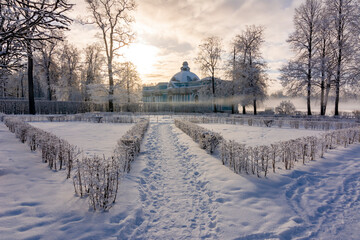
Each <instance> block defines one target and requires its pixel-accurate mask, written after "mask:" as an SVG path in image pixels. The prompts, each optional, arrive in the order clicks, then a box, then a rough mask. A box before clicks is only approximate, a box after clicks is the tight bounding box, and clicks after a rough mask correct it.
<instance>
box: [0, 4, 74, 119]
mask: <svg viewBox="0 0 360 240" xmlns="http://www.w3.org/2000/svg"><path fill="white" fill-rule="evenodd" d="M0 7H1V9H3V8H5V9H6V10H5V11H6V12H9V15H10V16H9V15H7V17H6V19H5V20H6V21H7V24H6V25H7V28H6V30H5V31H1V35H0V44H1V46H2V50H1V54H6V53H8V50H6V49H5V50H4V49H3V46H4V45H3V43H4V42H7V41H10V42H11V43H14V42H16V43H21V45H22V46H23V47H24V48H25V49H26V54H27V66H28V92H29V94H28V97H29V112H30V114H35V101H34V76H33V69H34V55H33V52H34V49H35V46H36V43H39V41H51V40H52V39H61V37H59V36H57V35H54V33H55V32H57V31H59V30H65V29H68V26H69V25H70V23H71V19H70V18H69V17H67V16H66V15H65V13H66V12H67V11H68V10H70V9H71V8H72V4H68V3H67V1H66V0H7V1H6V3H4V1H1V5H0ZM3 19H4V18H3ZM0 26H4V25H2V24H0ZM9 46H10V45H9Z"/></svg>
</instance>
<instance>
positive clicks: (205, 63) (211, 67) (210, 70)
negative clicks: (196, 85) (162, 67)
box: [196, 36, 223, 112]
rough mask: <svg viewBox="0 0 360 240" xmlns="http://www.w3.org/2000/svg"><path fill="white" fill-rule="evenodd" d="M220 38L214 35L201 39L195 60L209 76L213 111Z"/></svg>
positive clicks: (220, 45)
mask: <svg viewBox="0 0 360 240" xmlns="http://www.w3.org/2000/svg"><path fill="white" fill-rule="evenodd" d="M222 51H223V50H222V44H221V39H220V38H218V37H215V36H212V37H208V38H205V39H203V40H202V43H201V44H200V45H199V50H198V54H197V57H196V62H197V63H198V64H199V65H200V69H201V70H202V71H203V72H204V73H205V74H210V76H211V90H212V98H213V100H212V101H213V106H214V112H217V109H216V102H215V98H216V91H215V73H216V71H217V70H218V69H219V68H220V61H221V53H222Z"/></svg>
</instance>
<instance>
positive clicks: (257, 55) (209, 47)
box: [196, 25, 269, 115]
mask: <svg viewBox="0 0 360 240" xmlns="http://www.w3.org/2000/svg"><path fill="white" fill-rule="evenodd" d="M264 30H265V29H264V27H263V26H256V25H250V26H246V28H245V30H243V31H242V32H241V33H240V34H237V35H236V36H235V37H234V38H233V41H232V43H231V46H230V48H231V49H232V50H231V52H230V53H228V54H227V59H225V61H224V62H221V59H222V56H223V55H224V52H225V51H224V50H223V45H222V43H221V39H220V38H219V37H217V36H212V37H208V38H205V39H203V41H202V43H201V44H200V45H199V49H198V55H197V58H196V62H197V63H198V64H199V65H200V69H201V70H202V71H203V72H204V73H205V74H208V75H210V76H211V77H209V78H210V79H211V85H210V86H204V87H203V88H202V89H200V94H201V95H202V96H203V97H208V98H210V100H212V101H213V104H214V107H213V109H214V112H217V109H216V99H218V98H226V99H227V101H226V102H227V103H230V104H231V106H232V112H233V113H235V112H237V106H238V105H241V106H242V112H243V114H246V107H247V106H251V105H252V106H253V109H254V110H253V111H254V114H255V115H256V114H257V106H258V103H259V102H262V101H263V100H264V99H265V98H266V90H267V85H268V80H269V78H268V75H267V73H266V69H267V66H266V62H265V60H264V58H263V56H262V52H261V47H262V45H263V43H264V41H265V40H264ZM220 70H225V73H226V78H227V79H228V80H227V81H222V80H220V79H219V78H216V74H219V71H220Z"/></svg>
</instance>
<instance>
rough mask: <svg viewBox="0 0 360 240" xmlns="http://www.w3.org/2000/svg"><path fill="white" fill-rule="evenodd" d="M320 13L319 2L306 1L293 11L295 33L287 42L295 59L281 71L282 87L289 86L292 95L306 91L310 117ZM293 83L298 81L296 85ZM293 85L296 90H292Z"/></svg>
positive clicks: (314, 0) (315, 0)
mask: <svg viewBox="0 0 360 240" xmlns="http://www.w3.org/2000/svg"><path fill="white" fill-rule="evenodd" d="M321 11H322V8H321V0H306V2H305V3H303V4H301V5H300V6H299V7H298V8H296V9H295V16H294V25H295V32H293V33H292V34H291V35H290V36H289V39H288V40H287V41H288V42H289V43H290V46H291V48H292V50H293V51H294V52H295V53H296V57H295V59H294V60H292V61H290V62H289V64H288V66H284V67H283V68H282V69H281V72H282V76H281V80H282V84H283V86H285V87H289V86H290V87H289V90H290V92H291V93H293V94H297V93H299V91H303V90H305V91H306V96H307V114H308V115H311V104H310V103H311V89H312V88H311V87H312V83H313V81H314V71H315V61H314V55H315V54H316V50H317V47H318V46H317V45H318V44H319V39H318V38H317V32H318V31H319V25H320V22H321ZM294 81H295V82H296V81H298V83H295V82H294ZM294 85H296V86H298V88H297V89H296V88H293V86H294Z"/></svg>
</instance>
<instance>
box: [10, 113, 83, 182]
mask: <svg viewBox="0 0 360 240" xmlns="http://www.w3.org/2000/svg"><path fill="white" fill-rule="evenodd" d="M4 123H5V125H6V126H7V127H8V128H9V130H10V132H12V133H15V136H16V137H17V138H19V139H20V141H21V142H22V143H27V144H28V145H29V147H30V150H31V151H36V150H39V151H41V157H42V161H43V162H44V163H48V166H49V168H50V169H52V170H54V171H57V170H63V169H66V172H67V174H66V176H67V178H70V176H71V170H72V169H73V163H74V161H75V159H77V158H78V156H79V154H80V151H79V150H78V148H77V147H76V146H72V145H70V144H69V143H68V142H67V141H65V140H63V139H60V138H59V137H57V136H55V135H54V134H51V133H48V132H46V131H43V130H41V129H38V128H36V127H33V126H31V125H30V124H29V123H27V122H24V121H22V120H21V119H19V118H17V117H4Z"/></svg>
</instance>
